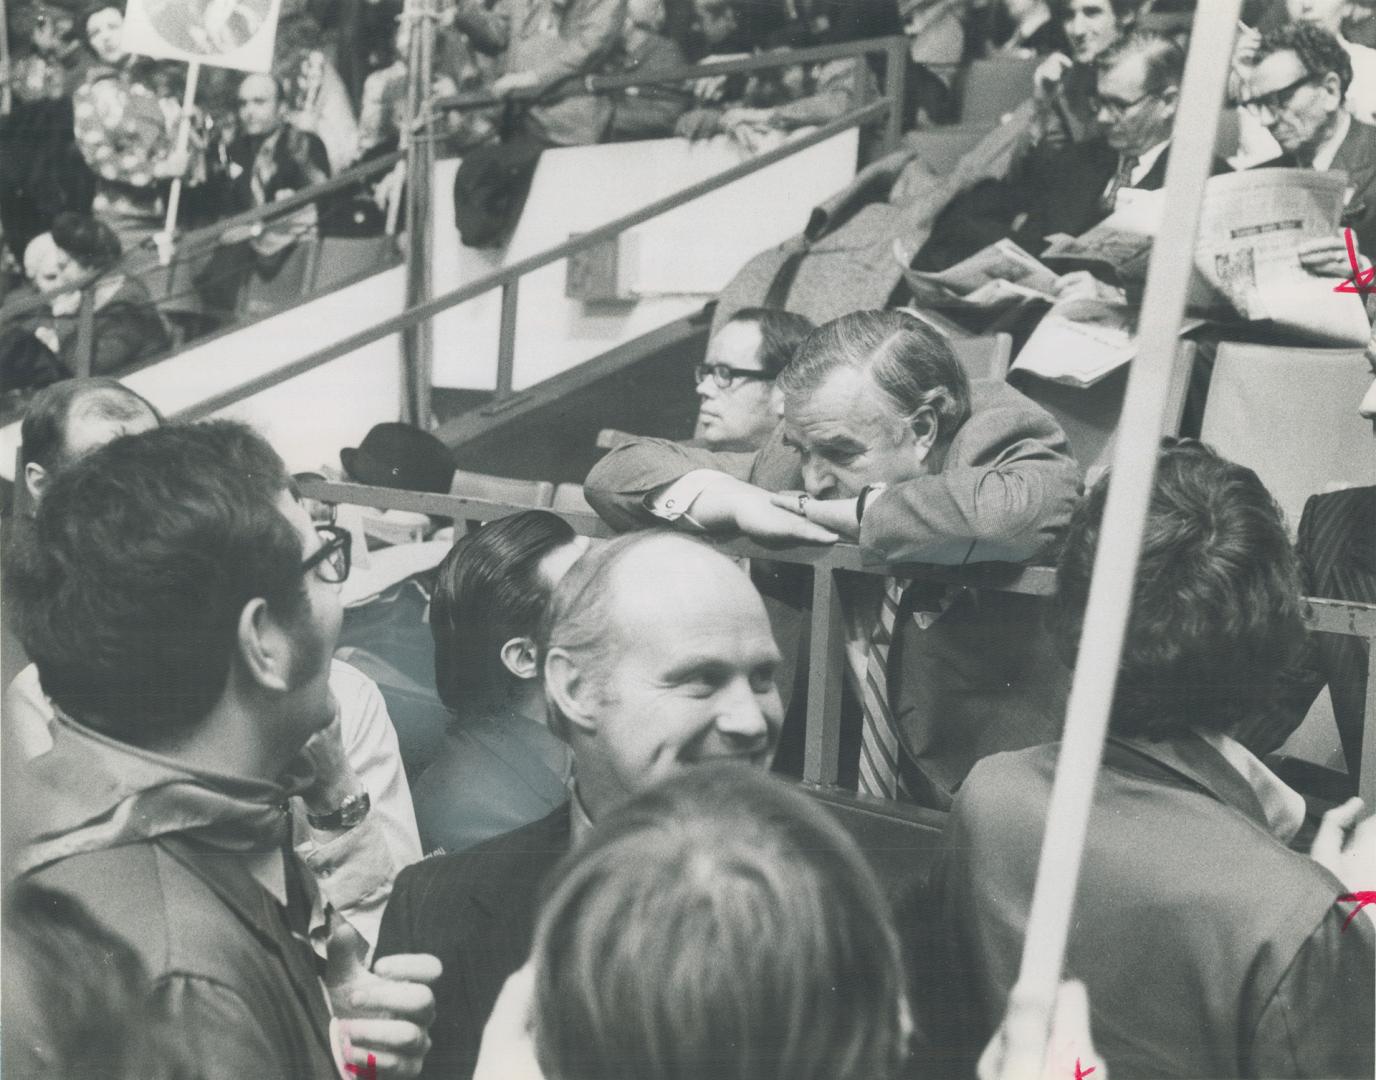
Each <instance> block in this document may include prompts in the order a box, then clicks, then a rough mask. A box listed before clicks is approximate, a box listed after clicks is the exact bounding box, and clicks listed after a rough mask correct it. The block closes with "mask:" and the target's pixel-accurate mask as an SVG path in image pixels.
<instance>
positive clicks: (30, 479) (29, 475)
mask: <svg viewBox="0 0 1376 1080" xmlns="http://www.w3.org/2000/svg"><path fill="white" fill-rule="evenodd" d="M48 479H49V478H48V470H47V469H45V468H43V466H42V465H40V464H38V462H36V461H30V462H29V463H28V464H27V465H25V466H24V486H25V487H27V488H28V489H29V502H30V503H31V504H32V505H33V506H34V507H37V506H38V500H39V499H41V498H43V492H44V491H46V490H47V488H48Z"/></svg>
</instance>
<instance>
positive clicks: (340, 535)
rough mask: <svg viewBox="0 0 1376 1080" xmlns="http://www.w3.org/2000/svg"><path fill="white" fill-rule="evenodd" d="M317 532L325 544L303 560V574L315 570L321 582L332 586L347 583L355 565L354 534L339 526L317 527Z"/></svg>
mask: <svg viewBox="0 0 1376 1080" xmlns="http://www.w3.org/2000/svg"><path fill="white" fill-rule="evenodd" d="M315 531H316V533H317V534H318V535H319V537H320V539H321V540H322V541H323V543H321V545H320V546H319V547H318V548H316V549H315V552H314V553H313V554H312V555H310V556H309V557H308V558H306V559H303V560H302V562H301V573H303V574H308V573H310V572H311V571H312V570H314V571H315V573H316V575H317V576H318V577H319V578H320V580H321V581H326V582H329V583H330V584H331V585H338V584H339V583H340V582H343V581H347V580H348V579H349V568H350V567H351V566H352V565H353V558H352V555H353V534H352V533H350V532H349V530H348V529H345V528H343V527H342V526H339V525H317V526H316V527H315Z"/></svg>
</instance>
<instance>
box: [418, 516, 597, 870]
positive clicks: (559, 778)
mask: <svg viewBox="0 0 1376 1080" xmlns="http://www.w3.org/2000/svg"><path fill="white" fill-rule="evenodd" d="M587 546H588V541H587V538H586V537H582V536H578V535H577V534H576V533H575V532H574V531H573V528H572V527H571V526H570V525H569V524H568V523H567V522H566V521H564V519H563V518H561V517H557V516H555V515H554V514H551V513H548V512H546V511H544V510H528V511H526V512H525V513H523V514H513V515H511V516H510V517H504V518H499V519H497V520H496V521H489V522H488V523H487V524H486V525H484V526H482V528H480V529H478V530H477V531H476V532H473V533H469V534H468V535H467V536H464V537H462V538H461V539H460V540H459V541H458V542H457V543H456V544H455V545H454V547H453V549H452V550H451V551H450V552H449V554H448V555H446V556H445V558H444V561H443V562H442V563H440V566H439V570H438V573H437V577H436V580H435V593H434V596H433V597H432V599H431V601H430V632H431V634H432V635H433V637H434V650H433V652H434V668H435V686H436V687H437V688H438V690H439V696H440V700H441V701H442V702H444V704H445V707H446V708H447V709H448V710H449V713H450V721H449V728H448V731H447V732H446V733H445V738H444V745H443V748H442V749H441V750H440V752H439V755H438V756H437V757H436V759H435V761H434V762H433V763H432V764H431V765H430V766H429V767H428V768H426V770H425V771H424V772H423V773H421V775H420V778H419V779H418V780H417V781H416V785H415V802H416V821H417V824H418V825H419V826H420V837H421V845H422V847H423V848H424V850H425V851H427V852H435V851H451V852H453V851H463V850H464V849H466V848H470V847H472V846H473V845H474V844H477V843H479V842H480V841H483V840H488V839H490V838H492V837H494V836H499V835H500V834H502V833H505V832H510V831H511V830H512V829H516V828H519V827H520V826H522V825H528V824H529V823H530V822H532V821H536V820H538V819H540V818H542V817H544V816H545V815H546V814H548V813H549V812H550V811H551V810H553V809H555V808H556V807H558V806H562V805H563V803H564V801H565V800H566V799H567V798H568V781H569V764H570V763H569V748H568V744H567V743H565V742H564V741H563V740H561V739H560V738H558V737H557V736H556V735H554V734H553V733H552V732H551V731H550V729H549V724H548V723H547V718H546V714H545V687H544V680H543V679H542V678H541V676H540V669H539V666H538V664H537V663H536V655H535V634H536V628H537V626H538V625H539V622H540V619H541V618H542V617H543V616H544V613H545V608H546V606H547V605H548V604H549V598H550V594H551V593H552V592H553V591H554V589H555V587H556V586H557V585H558V584H559V581H560V579H561V578H563V576H564V574H565V572H567V570H568V569H569V567H570V566H572V565H573V563H574V560H576V559H577V558H578V557H579V556H580V555H582V554H583V552H584V551H585V550H587Z"/></svg>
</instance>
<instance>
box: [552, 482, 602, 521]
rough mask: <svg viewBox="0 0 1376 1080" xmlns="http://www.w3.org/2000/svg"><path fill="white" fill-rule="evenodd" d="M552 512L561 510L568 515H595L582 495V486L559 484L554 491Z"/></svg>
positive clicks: (590, 505)
mask: <svg viewBox="0 0 1376 1080" xmlns="http://www.w3.org/2000/svg"><path fill="white" fill-rule="evenodd" d="M550 509H552V510H562V511H564V512H565V513H569V514H595V513H596V512H597V511H595V510H594V509H593V508H592V504H591V503H589V502H588V500H587V497H586V496H585V495H584V494H583V485H582V484H560V485H559V486H558V487H556V488H555V489H554V501H553V502H552V503H551V504H550Z"/></svg>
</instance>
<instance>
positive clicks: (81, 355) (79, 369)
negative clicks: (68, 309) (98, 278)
mask: <svg viewBox="0 0 1376 1080" xmlns="http://www.w3.org/2000/svg"><path fill="white" fill-rule="evenodd" d="M95 339H96V286H95V282H92V283H91V284H89V285H87V286H86V288H84V289H82V290H81V307H79V308H78V309H77V313H76V371H75V372H73V374H75V375H76V377H77V378H78V379H85V378H88V377H89V376H90V374H91V357H92V355H93V354H94V353H95V345H96V340H95Z"/></svg>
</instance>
